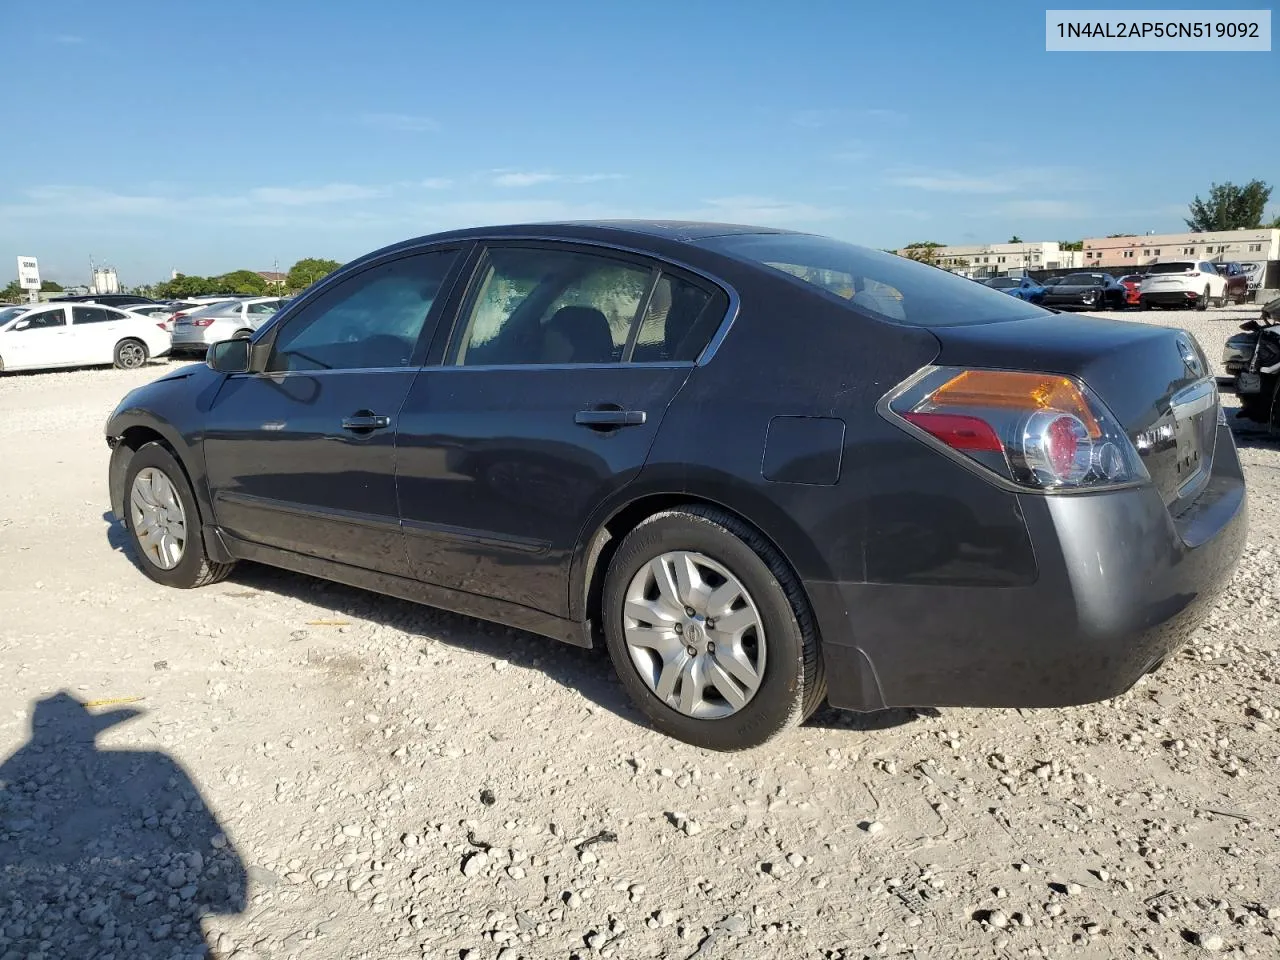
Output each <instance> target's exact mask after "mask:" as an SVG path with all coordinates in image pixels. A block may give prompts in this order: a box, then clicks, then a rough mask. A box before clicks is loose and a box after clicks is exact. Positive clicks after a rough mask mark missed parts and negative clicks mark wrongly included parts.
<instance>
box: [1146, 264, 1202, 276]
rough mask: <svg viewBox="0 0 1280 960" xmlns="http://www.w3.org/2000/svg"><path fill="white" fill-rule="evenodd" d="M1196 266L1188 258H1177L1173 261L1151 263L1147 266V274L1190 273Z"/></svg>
mask: <svg viewBox="0 0 1280 960" xmlns="http://www.w3.org/2000/svg"><path fill="white" fill-rule="evenodd" d="M1195 268H1196V265H1195V264H1194V263H1192V262H1191V261H1189V260H1179V261H1177V262H1175V263H1153V264H1152V265H1151V266H1149V267H1147V275H1148V276H1150V275H1151V274H1153V273H1190V272H1191V271H1192V270H1194V269H1195Z"/></svg>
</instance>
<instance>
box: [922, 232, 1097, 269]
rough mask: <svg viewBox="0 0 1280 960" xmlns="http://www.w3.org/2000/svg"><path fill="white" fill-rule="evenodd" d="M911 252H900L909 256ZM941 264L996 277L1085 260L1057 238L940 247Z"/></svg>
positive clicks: (1080, 262) (1060, 267)
mask: <svg viewBox="0 0 1280 960" xmlns="http://www.w3.org/2000/svg"><path fill="white" fill-rule="evenodd" d="M909 252H910V251H908V250H906V249H902V250H899V251H898V254H899V255H900V256H904V257H905V256H907V254H908V253H909ZM934 255H935V256H936V257H937V258H938V266H940V267H945V268H946V269H947V270H950V271H952V272H953V273H964V274H966V275H969V276H974V277H995V276H999V275H1002V274H1007V273H1018V274H1021V273H1022V272H1023V271H1025V270H1060V269H1064V268H1065V269H1071V268H1073V267H1078V266H1080V265H1082V264H1083V263H1084V260H1083V259H1082V257H1081V254H1080V252H1079V251H1078V250H1063V249H1061V247H1060V246H1059V245H1058V242H1057V241H1056V240H1041V241H1036V242H1032V243H976V244H970V245H967V246H948V247H939V248H938V249H937V251H936V252H935V254H934Z"/></svg>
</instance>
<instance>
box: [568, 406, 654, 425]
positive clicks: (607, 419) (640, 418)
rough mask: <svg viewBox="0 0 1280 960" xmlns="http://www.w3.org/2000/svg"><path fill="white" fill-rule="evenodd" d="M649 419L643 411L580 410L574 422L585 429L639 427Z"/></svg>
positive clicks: (574, 416)
mask: <svg viewBox="0 0 1280 960" xmlns="http://www.w3.org/2000/svg"><path fill="white" fill-rule="evenodd" d="M646 419H648V417H647V415H646V414H645V412H644V411H643V410H579V411H578V412H577V413H575V414H574V415H573V422H574V423H577V424H581V425H582V426H584V427H638V426H640V425H641V424H643V423H644V422H645V420H646Z"/></svg>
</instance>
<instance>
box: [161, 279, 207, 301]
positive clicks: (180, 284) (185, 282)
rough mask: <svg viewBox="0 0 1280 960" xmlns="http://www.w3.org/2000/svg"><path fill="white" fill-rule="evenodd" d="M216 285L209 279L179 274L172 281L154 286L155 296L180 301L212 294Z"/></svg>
mask: <svg viewBox="0 0 1280 960" xmlns="http://www.w3.org/2000/svg"><path fill="white" fill-rule="evenodd" d="M215 286H216V284H215V283H214V281H213V280H212V278H210V277H188V276H187V275H186V274H183V273H180V274H178V275H177V276H176V277H174V278H173V279H172V280H165V281H164V282H163V283H157V284H156V295H157V296H159V297H162V298H164V299H166V300H181V299H183V298H185V297H198V296H201V295H202V294H206V293H213V292H215V291H214V288H215Z"/></svg>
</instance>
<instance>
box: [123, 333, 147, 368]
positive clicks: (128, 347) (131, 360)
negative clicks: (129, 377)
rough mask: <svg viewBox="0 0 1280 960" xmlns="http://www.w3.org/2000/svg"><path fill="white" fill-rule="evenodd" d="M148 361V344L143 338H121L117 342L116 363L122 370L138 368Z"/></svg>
mask: <svg viewBox="0 0 1280 960" xmlns="http://www.w3.org/2000/svg"><path fill="white" fill-rule="evenodd" d="M146 362H147V345H146V344H145V343H143V342H142V341H141V340H134V339H133V338H129V339H128V340H121V341H120V342H119V343H117V344H116V352H115V364H116V367H118V368H119V369H121V370H136V369H137V368H138V367H140V366H142V365H143V364H144V363H146Z"/></svg>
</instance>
